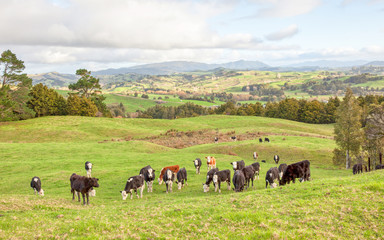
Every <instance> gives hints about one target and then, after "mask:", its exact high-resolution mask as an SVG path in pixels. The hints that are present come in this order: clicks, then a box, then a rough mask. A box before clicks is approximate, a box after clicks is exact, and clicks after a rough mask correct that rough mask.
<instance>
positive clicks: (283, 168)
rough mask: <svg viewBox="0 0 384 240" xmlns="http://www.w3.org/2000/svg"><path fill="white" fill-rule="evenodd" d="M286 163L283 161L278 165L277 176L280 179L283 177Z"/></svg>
mask: <svg viewBox="0 0 384 240" xmlns="http://www.w3.org/2000/svg"><path fill="white" fill-rule="evenodd" d="M287 166H288V165H287V164H285V163H282V164H280V166H279V168H278V169H279V176H280V179H282V178H283V174H284V171H285V169H287Z"/></svg>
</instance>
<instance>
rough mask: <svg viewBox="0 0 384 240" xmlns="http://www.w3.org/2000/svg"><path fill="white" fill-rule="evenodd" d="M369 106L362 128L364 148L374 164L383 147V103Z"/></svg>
mask: <svg viewBox="0 0 384 240" xmlns="http://www.w3.org/2000/svg"><path fill="white" fill-rule="evenodd" d="M371 108H372V110H371V111H370V112H369V115H368V117H367V123H366V126H365V128H364V132H365V138H366V141H365V146H364V148H365V149H366V150H367V151H368V153H369V155H370V157H371V160H372V164H373V166H375V165H376V164H377V160H378V158H379V154H381V153H383V147H384V105H383V104H382V105H371Z"/></svg>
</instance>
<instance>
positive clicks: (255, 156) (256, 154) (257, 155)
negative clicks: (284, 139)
mask: <svg viewBox="0 0 384 240" xmlns="http://www.w3.org/2000/svg"><path fill="white" fill-rule="evenodd" d="M252 156H253V159H254V160H255V161H256V160H257V159H258V158H259V154H258V153H257V152H253V155H252Z"/></svg>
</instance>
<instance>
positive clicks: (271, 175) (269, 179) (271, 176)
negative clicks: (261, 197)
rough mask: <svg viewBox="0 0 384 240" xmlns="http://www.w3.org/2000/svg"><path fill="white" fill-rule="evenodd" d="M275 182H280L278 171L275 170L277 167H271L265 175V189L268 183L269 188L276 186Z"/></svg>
mask: <svg viewBox="0 0 384 240" xmlns="http://www.w3.org/2000/svg"><path fill="white" fill-rule="evenodd" d="M275 180H278V181H280V178H279V170H278V169H277V167H272V168H270V169H269V170H268V172H267V174H266V175H265V188H267V187H268V183H269V186H270V187H271V188H275V187H276V186H277V184H276V183H275Z"/></svg>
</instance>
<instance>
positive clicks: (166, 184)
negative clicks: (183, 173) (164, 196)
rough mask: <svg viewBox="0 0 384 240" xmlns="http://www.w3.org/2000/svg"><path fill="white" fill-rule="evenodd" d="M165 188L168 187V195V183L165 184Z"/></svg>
mask: <svg viewBox="0 0 384 240" xmlns="http://www.w3.org/2000/svg"><path fill="white" fill-rule="evenodd" d="M165 186H166V187H167V193H168V183H167V182H166V183H165Z"/></svg>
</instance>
